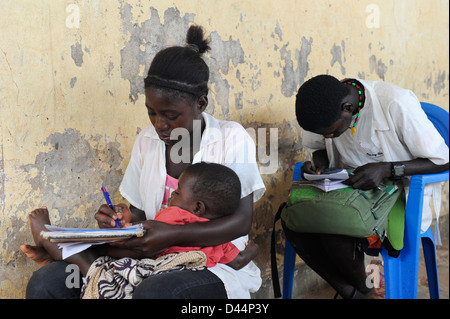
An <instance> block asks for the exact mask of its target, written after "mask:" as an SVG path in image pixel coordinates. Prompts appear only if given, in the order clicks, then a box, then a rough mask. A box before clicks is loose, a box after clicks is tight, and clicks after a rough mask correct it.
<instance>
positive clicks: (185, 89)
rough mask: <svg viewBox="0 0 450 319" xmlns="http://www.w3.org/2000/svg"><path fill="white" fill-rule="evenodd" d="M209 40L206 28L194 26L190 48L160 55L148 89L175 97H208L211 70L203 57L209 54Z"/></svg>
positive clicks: (152, 68) (188, 37) (151, 70)
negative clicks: (206, 35)
mask: <svg viewBox="0 0 450 319" xmlns="http://www.w3.org/2000/svg"><path fill="white" fill-rule="evenodd" d="M209 50H210V47H209V40H208V39H205V37H204V30H203V28H202V27H200V26H197V25H192V26H190V27H189V29H188V31H187V35H186V46H173V47H169V48H166V49H163V50H161V51H159V52H158V53H157V54H156V56H155V57H154V58H153V61H152V63H151V65H150V68H149V70H148V74H147V77H146V78H145V79H144V84H145V89H148V88H155V89H159V90H163V91H165V92H166V93H169V94H171V95H186V94H189V95H191V96H192V97H195V98H198V97H200V96H202V95H207V94H208V81H209V68H208V65H207V64H206V63H205V61H204V60H203V59H202V54H203V53H205V52H207V51H209Z"/></svg>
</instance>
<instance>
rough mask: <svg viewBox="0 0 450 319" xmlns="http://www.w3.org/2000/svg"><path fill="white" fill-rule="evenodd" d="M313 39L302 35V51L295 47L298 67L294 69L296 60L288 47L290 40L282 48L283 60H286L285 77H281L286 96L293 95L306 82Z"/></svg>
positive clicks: (282, 88)
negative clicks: (294, 60) (293, 59)
mask: <svg viewBox="0 0 450 319" xmlns="http://www.w3.org/2000/svg"><path fill="white" fill-rule="evenodd" d="M312 42H313V39H312V38H309V40H308V39H306V38H305V37H302V45H301V48H300V51H299V50H298V49H295V59H296V60H297V68H296V69H295V70H294V62H293V61H292V58H291V51H290V50H288V49H287V47H288V46H289V42H288V43H286V44H285V45H284V46H283V47H282V48H281V49H280V55H281V60H283V61H284V63H285V65H284V67H283V78H282V79H281V93H283V95H284V96H286V97H291V96H293V95H294V94H295V93H297V90H298V88H299V86H300V85H302V84H303V83H304V82H305V78H306V76H307V74H308V71H309V63H308V56H309V54H310V53H311V50H312V49H311V45H312Z"/></svg>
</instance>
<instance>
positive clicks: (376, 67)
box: [369, 55, 388, 80]
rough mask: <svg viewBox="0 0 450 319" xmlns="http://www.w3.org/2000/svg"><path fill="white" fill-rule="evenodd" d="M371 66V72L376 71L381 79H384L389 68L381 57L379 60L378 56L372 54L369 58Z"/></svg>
mask: <svg viewBox="0 0 450 319" xmlns="http://www.w3.org/2000/svg"><path fill="white" fill-rule="evenodd" d="M369 68H370V72H371V73H373V72H375V73H376V74H377V75H378V77H379V78H380V79H382V80H384V77H385V75H386V72H387V70H388V68H387V66H386V64H384V63H383V61H382V60H381V59H378V61H377V57H376V56H375V55H371V56H370V58H369Z"/></svg>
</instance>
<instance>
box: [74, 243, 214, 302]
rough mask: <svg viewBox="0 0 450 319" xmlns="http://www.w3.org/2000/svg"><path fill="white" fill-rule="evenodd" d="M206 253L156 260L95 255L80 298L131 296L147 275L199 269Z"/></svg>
mask: <svg viewBox="0 0 450 319" xmlns="http://www.w3.org/2000/svg"><path fill="white" fill-rule="evenodd" d="M205 265H206V255H205V254H204V253H203V252H201V251H189V252H183V253H179V254H169V255H164V256H161V257H159V258H157V259H151V258H144V259H133V258H121V259H114V258H111V257H108V256H103V257H99V258H97V259H96V260H95V261H94V262H93V263H92V265H91V267H90V268H89V270H88V273H87V276H86V280H85V283H84V285H83V287H82V290H81V298H83V299H130V298H131V297H132V296H133V292H134V289H135V288H136V287H137V286H138V285H139V284H140V283H141V282H142V281H143V280H144V279H145V278H147V277H149V276H153V275H156V274H160V273H162V272H169V271H179V270H184V269H191V270H202V269H204V268H205Z"/></svg>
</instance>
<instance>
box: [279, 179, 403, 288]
mask: <svg viewBox="0 0 450 319" xmlns="http://www.w3.org/2000/svg"><path fill="white" fill-rule="evenodd" d="M402 194H403V182H402V181H392V180H389V179H386V180H384V181H383V184H381V185H380V186H379V187H378V188H374V189H371V190H367V191H363V190H359V189H354V188H352V187H347V188H341V189H336V190H332V191H329V192H325V191H322V190H320V189H318V188H316V187H313V186H311V185H306V184H302V183H301V182H294V183H293V184H292V187H291V190H290V192H289V195H288V198H287V202H285V203H283V204H281V206H280V208H279V209H278V212H277V214H276V216H275V220H274V227H273V231H272V243H271V268H272V280H273V286H274V293H275V296H276V297H280V296H281V292H280V286H279V280H278V269H277V266H276V252H275V244H276V242H275V223H276V222H277V221H278V220H279V219H280V218H281V219H282V221H283V222H284V223H285V225H286V227H287V228H288V229H290V230H292V231H295V232H304V233H324V234H338V235H346V236H351V237H357V238H367V237H370V236H372V235H374V234H377V236H378V237H379V238H380V239H381V240H382V241H383V239H384V238H385V236H386V229H387V224H388V215H389V212H390V211H391V209H392V207H393V206H394V204H395V203H396V201H397V200H398V199H399V197H400V196H402Z"/></svg>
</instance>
